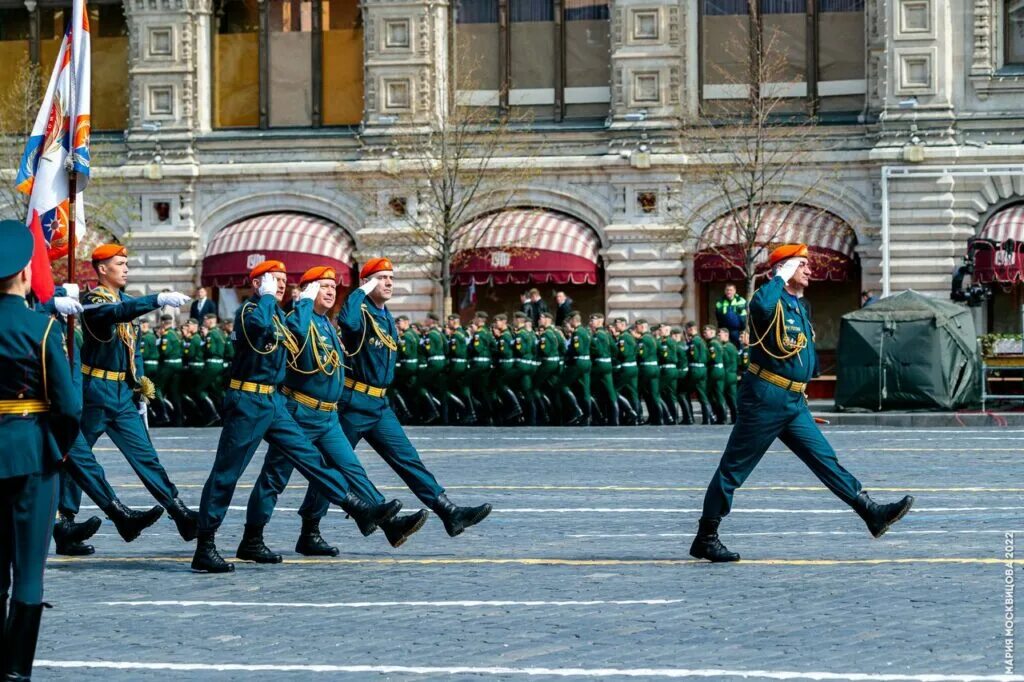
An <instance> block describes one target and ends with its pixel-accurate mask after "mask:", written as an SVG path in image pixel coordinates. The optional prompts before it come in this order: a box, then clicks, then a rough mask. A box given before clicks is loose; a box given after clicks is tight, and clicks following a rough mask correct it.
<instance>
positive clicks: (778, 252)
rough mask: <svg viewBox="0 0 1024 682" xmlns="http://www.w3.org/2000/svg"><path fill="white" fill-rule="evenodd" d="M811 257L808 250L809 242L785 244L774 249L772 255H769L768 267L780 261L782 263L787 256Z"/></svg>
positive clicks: (772, 266)
mask: <svg viewBox="0 0 1024 682" xmlns="http://www.w3.org/2000/svg"><path fill="white" fill-rule="evenodd" d="M809 257H810V252H809V251H808V250H807V244H784V245H783V246H780V247H779V248H777V249H775V250H774V251H772V255H770V256H769V257H768V267H770V268H774V267H775V266H776V265H777V264H778V263H781V262H782V261H784V260H786V259H787V258H809Z"/></svg>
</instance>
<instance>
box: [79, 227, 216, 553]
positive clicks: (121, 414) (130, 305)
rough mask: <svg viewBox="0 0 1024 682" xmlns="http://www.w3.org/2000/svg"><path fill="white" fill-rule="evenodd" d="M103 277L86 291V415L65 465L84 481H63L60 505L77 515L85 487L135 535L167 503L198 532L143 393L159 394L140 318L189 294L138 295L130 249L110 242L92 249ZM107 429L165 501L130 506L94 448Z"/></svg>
mask: <svg viewBox="0 0 1024 682" xmlns="http://www.w3.org/2000/svg"><path fill="white" fill-rule="evenodd" d="M92 267H93V269H94V270H95V271H96V276H97V279H98V280H99V285H98V286H97V287H95V288H94V289H92V290H90V291H89V292H88V293H87V294H85V295H84V296H83V299H84V300H83V301H82V303H83V306H84V312H83V313H82V314H81V316H80V319H81V322H82V329H83V343H82V352H81V362H82V364H81V373H82V423H81V433H80V437H79V438H78V439H76V441H75V443H74V445H73V446H72V447H71V450H70V451H69V452H68V455H67V458H66V460H65V470H66V472H67V474H68V475H69V476H70V479H71V480H73V482H74V483H75V484H77V485H70V481H69V482H68V484H67V485H62V489H61V499H60V505H59V509H60V513H61V515H62V516H65V517H69V518H74V516H75V515H76V514H77V513H78V511H79V506H80V504H81V498H82V492H83V491H84V492H85V493H86V494H87V495H88V496H89V497H90V498H91V499H92V500H93V501H94V502H95V503H96V504H97V505H98V506H99V508H100V509H102V510H103V511H104V512H105V513H106V514H107V516H108V517H109V518H110V520H111V521H113V522H114V526H115V527H116V528H117V531H118V533H119V534H120V535H121V537H122V538H123V539H124V540H125V542H131V541H132V540H134V539H135V538H137V537H138V536H139V534H140V533H141V532H142V531H143V530H144V529H145V528H147V527H148V526H150V525H152V524H153V523H155V522H156V520H157V519H158V518H159V517H160V514H161V513H162V510H161V507H162V508H163V509H166V510H167V514H168V516H170V517H171V519H172V520H173V521H174V523H175V525H176V526H177V529H178V534H179V535H181V537H182V539H183V540H185V541H186V542H190V541H191V540H193V539H195V536H196V523H197V521H196V513H195V512H194V511H193V510H191V509H189V508H188V507H187V506H185V503H184V502H182V500H181V498H179V497H178V489H177V488H176V487H175V485H174V484H173V483H172V482H171V480H170V477H168V475H167V471H166V470H164V467H163V465H162V464H161V463H160V458H159V456H158V455H157V452H156V450H155V449H154V447H153V443H152V441H151V440H150V438H149V433H148V431H147V430H146V425H145V422H144V421H143V418H142V415H141V414H140V413H139V409H138V405H137V404H136V401H137V400H138V399H139V394H140V393H141V394H151V390H152V388H151V383H150V382H149V381H148V380H146V379H145V378H144V377H141V376H139V371H138V370H139V367H140V366H141V363H138V362H137V361H136V357H135V353H136V339H137V335H138V331H137V328H136V326H135V320H136V319H138V318H139V317H141V316H143V315H145V314H147V313H150V312H152V311H154V310H156V309H157V308H159V307H161V306H171V307H174V308H178V307H181V306H182V305H184V304H185V303H187V302H188V300H189V297H188V296H185V295H184V294H181V293H178V292H173V291H172V292H165V293H160V294H151V295H149V296H143V297H140V298H133V297H131V296H128V295H127V294H125V293H124V292H123V288H124V287H125V286H126V285H127V283H128V251H127V249H125V248H124V247H123V246H120V245H118V244H104V245H101V246H99V247H97V248H96V249H95V250H94V251H93V253H92ZM104 433H106V434H107V435H108V436H110V439H111V440H112V441H113V442H114V445H115V446H117V448H118V450H120V451H121V454H123V455H124V457H125V459H126V460H127V461H128V464H129V465H131V467H132V469H133V470H134V471H135V473H136V475H137V476H138V477H139V479H140V480H141V481H142V483H143V485H144V486H145V487H146V489H147V490H148V491H149V493H150V494H151V495H152V496H153V497H154V499H155V500H156V501H157V503H158V504H159V505H160V506H159V507H154V508H152V509H150V510H149V511H146V512H137V511H134V510H132V509H129V508H128V507H126V506H125V505H124V504H123V503H122V502H121V501H120V500H118V499H117V496H116V495H115V494H114V491H113V489H112V488H111V486H110V484H109V483H108V482H107V479H106V475H105V474H104V472H103V468H102V467H101V466H100V464H99V462H97V461H96V456H95V455H94V454H93V451H92V448H93V446H94V445H95V444H96V441H97V440H98V439H99V437H100V436H101V435H103V434H104Z"/></svg>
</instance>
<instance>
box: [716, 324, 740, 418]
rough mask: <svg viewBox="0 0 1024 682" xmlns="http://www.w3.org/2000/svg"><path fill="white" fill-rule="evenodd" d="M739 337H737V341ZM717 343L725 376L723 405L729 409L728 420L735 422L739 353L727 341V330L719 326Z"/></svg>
mask: <svg viewBox="0 0 1024 682" xmlns="http://www.w3.org/2000/svg"><path fill="white" fill-rule="evenodd" d="M738 340H739V339H737V341H738ZM718 343H719V345H720V346H721V347H722V370H723V374H724V378H725V383H724V391H723V393H722V396H723V398H724V399H725V406H726V407H727V408H728V409H729V422H730V423H731V424H735V423H736V384H737V382H738V381H739V377H738V376H737V372H738V371H739V361H740V354H739V351H738V350H736V346H734V345H732V343H731V342H730V341H729V330H728V329H726V328H725V327H720V328H719V330H718Z"/></svg>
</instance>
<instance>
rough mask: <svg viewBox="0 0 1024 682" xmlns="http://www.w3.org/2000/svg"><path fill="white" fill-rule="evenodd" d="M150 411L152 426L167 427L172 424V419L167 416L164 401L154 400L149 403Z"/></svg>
mask: <svg viewBox="0 0 1024 682" xmlns="http://www.w3.org/2000/svg"><path fill="white" fill-rule="evenodd" d="M149 411H150V413H151V415H152V419H150V422H149V423H150V425H151V426H166V425H167V424H170V423H171V418H170V417H169V416H168V415H167V406H166V405H165V404H164V401H163V400H158V399H156V398H154V399H153V400H151V401H150V402H149Z"/></svg>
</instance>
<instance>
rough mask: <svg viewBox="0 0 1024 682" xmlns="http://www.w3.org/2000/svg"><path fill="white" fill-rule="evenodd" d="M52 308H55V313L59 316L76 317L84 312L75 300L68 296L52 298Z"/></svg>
mask: <svg viewBox="0 0 1024 682" xmlns="http://www.w3.org/2000/svg"><path fill="white" fill-rule="evenodd" d="M53 307H54V308H56V309H57V312H58V313H60V314H61V315H78V314H79V313H81V312H82V311H83V310H85V308H83V307H82V304H81V303H79V302H78V300H77V299H74V298H71V297H70V296H54V297H53Z"/></svg>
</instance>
